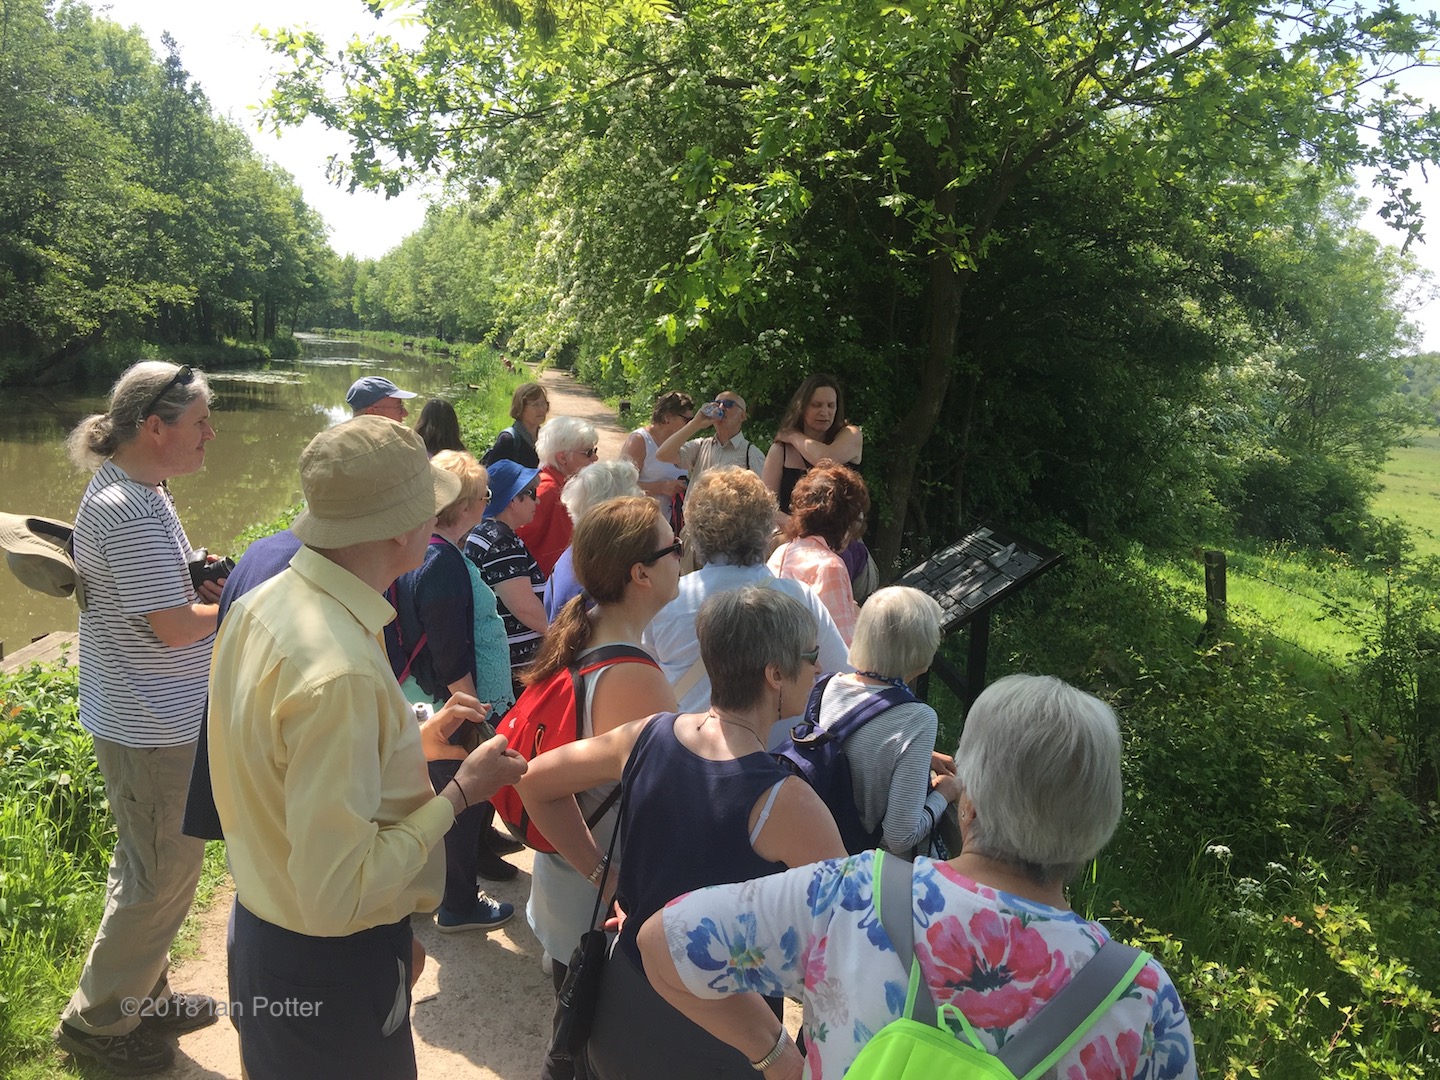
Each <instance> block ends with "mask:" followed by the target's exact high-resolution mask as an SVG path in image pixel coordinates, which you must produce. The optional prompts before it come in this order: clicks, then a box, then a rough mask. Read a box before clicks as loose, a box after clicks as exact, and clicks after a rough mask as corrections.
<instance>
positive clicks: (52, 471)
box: [0, 335, 456, 652]
mask: <svg viewBox="0 0 1440 1080" xmlns="http://www.w3.org/2000/svg"><path fill="white" fill-rule="evenodd" d="M299 336H301V338H302V350H303V353H304V355H302V357H301V358H300V359H299V360H296V361H270V362H268V363H264V364H256V365H253V366H251V367H246V368H235V369H229V370H223V371H214V372H207V373H206V374H207V376H208V377H209V379H210V385H211V387H212V388H213V389H214V391H215V405H214V409H213V417H214V422H215V429H216V432H217V433H218V434H217V438H216V440H215V442H213V443H211V445H210V449H209V451H208V452H207V453H206V456H205V468H204V469H203V470H201V471H200V472H198V473H196V474H194V475H193V476H182V477H177V478H176V479H175V480H174V481H173V482H172V483H171V490H172V491H173V493H174V495H175V503H176V506H177V508H178V509H179V512H180V520H181V521H183V522H184V523H185V529H186V533H187V534H188V535H189V537H190V540H191V543H192V544H194V545H195V546H196V547H209V548H210V550H212V551H217V552H218V551H225V550H226V549H227V548H228V547H229V545H230V542H231V541H232V540H233V538H234V537H235V535H236V534H237V533H239V532H240V531H241V530H242V529H244V528H246V527H247V526H249V525H251V524H253V523H254V522H256V521H260V520H263V519H265V518H268V517H270V516H272V515H274V514H275V513H277V512H278V511H279V510H281V509H283V508H284V507H286V506H289V505H290V504H292V503H295V502H298V501H299V499H300V482H299V477H298V476H297V474H296V471H295V464H296V461H297V460H298V459H299V456H300V451H301V449H303V448H304V446H305V444H306V443H307V442H309V441H310V439H311V438H313V437H314V436H315V435H316V434H317V433H318V432H320V431H323V430H324V429H325V428H327V427H330V426H332V425H334V424H337V423H339V422H341V421H342V420H346V419H348V418H349V416H350V410H349V409H348V408H347V407H346V405H345V391H346V390H348V389H349V388H350V384H351V383H352V382H354V381H355V380H356V379H358V378H360V376H362V375H384V376H386V377H387V378H389V379H393V380H394V381H395V382H396V383H397V384H398V385H400V386H402V387H404V388H405V389H406V390H412V391H414V392H415V393H417V394H419V395H420V396H421V398H420V400H418V401H416V402H415V403H414V404H413V406H412V410H411V411H412V412H413V413H417V414H418V412H419V406H420V405H421V404H423V399H424V398H426V397H430V396H433V395H437V394H442V393H454V392H455V390H456V388H455V387H453V386H452V378H453V375H452V368H451V367H450V365H449V364H447V363H443V362H441V361H438V360H437V361H434V362H427V361H426V359H425V358H424V357H420V356H415V355H412V354H409V353H392V352H388V351H384V350H380V349H376V348H373V347H371V346H368V345H362V344H359V343H357V342H354V341H337V340H329V339H324V338H315V337H312V336H310V335H299ZM108 390H109V386H108V384H107V385H100V386H90V387H77V388H71V387H58V388H57V387H46V388H34V389H30V388H21V389H18V390H15V391H12V392H11V393H10V394H8V395H7V396H6V397H5V398H4V399H0V476H3V478H4V479H3V486H0V491H3V496H0V509H3V510H5V511H8V512H10V513H17V514H18V513H25V514H41V515H44V516H46V517H54V518H60V519H62V520H65V521H69V520H71V519H72V518H73V517H74V514H75V507H76V505H77V504H78V503H79V501H80V495H81V493H82V492H83V491H84V490H85V483H86V481H87V480H88V479H89V478H88V476H85V475H82V474H80V473H78V472H76V471H75V469H74V468H73V467H72V466H71V465H70V463H69V461H68V460H67V458H66V456H65V437H66V435H67V434H69V432H70V429H71V428H73V427H74V426H75V425H76V424H77V423H79V421H80V420H81V419H82V418H84V417H85V416H86V415H88V414H89V413H92V412H96V411H98V410H100V409H101V408H103V407H104V402H105V395H106V393H107V392H108ZM75 625H76V611H75V606H74V604H72V603H70V602H69V601H64V600H60V599H57V598H53V597H48V596H44V595H42V594H41V593H37V592H33V591H31V590H30V589H27V588H25V587H24V586H22V585H21V584H20V583H19V582H18V581H16V579H15V578H14V576H13V575H12V574H10V573H9V572H8V571H0V641H4V642H5V648H6V651H7V652H13V651H14V650H15V649H18V648H20V647H21V646H22V645H24V644H26V643H27V642H29V640H30V639H31V638H32V637H35V636H36V635H38V634H42V633H45V632H47V631H50V630H64V629H74V628H75Z"/></svg>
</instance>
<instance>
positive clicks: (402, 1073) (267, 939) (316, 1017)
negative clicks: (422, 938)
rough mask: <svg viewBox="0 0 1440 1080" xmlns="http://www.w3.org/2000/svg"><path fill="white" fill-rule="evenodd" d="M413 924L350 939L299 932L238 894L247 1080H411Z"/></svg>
mask: <svg viewBox="0 0 1440 1080" xmlns="http://www.w3.org/2000/svg"><path fill="white" fill-rule="evenodd" d="M413 937H414V935H413V934H412V933H411V930H410V920H409V919H401V920H400V921H399V922H396V923H391V924H389V925H387V926H376V927H373V928H372V929H369V930H362V931H360V932H359V933H356V934H351V935H349V936H348V937H338V938H321V937H310V936H309V935H306V934H297V933H295V932H294V931H292V930H286V929H284V928H283V927H280V926H276V925H275V924H273V923H269V922H266V921H265V920H264V919H261V918H259V917H258V916H256V915H254V914H253V913H251V912H250V911H247V910H246V909H245V908H244V907H243V906H242V905H241V904H240V902H239V901H238V900H237V901H236V902H235V906H234V907H233V908H232V909H231V912H230V934H229V942H228V950H227V951H228V953H229V959H230V1005H229V1008H230V1010H231V1019H232V1020H233V1021H234V1023H235V1027H236V1028H237V1029H238V1030H239V1032H240V1057H241V1060H242V1061H243V1063H244V1066H245V1072H246V1075H247V1076H248V1077H249V1078H250V1080H293V1078H294V1077H301V1076H303V1077H305V1078H306V1080H355V1078H359V1080H414V1077H415V1043H414V1041H413V1039H412V1037H411V1034H410V964H411V952H410V950H411V942H412V939H413Z"/></svg>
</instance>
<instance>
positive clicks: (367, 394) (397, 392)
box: [345, 375, 416, 412]
mask: <svg viewBox="0 0 1440 1080" xmlns="http://www.w3.org/2000/svg"><path fill="white" fill-rule="evenodd" d="M415 396H416V395H415V394H412V393H411V392H410V391H409V390H401V389H400V388H399V387H398V386H396V385H395V384H394V383H393V382H391V381H390V380H389V379H385V378H381V377H380V376H379V375H366V376H365V377H364V378H363V379H356V380H355V381H354V382H353V383H351V384H350V389H349V390H347V391H345V402H346V404H348V405H349V406H350V411H351V412H359V411H360V410H361V409H368V408H369V407H370V406H371V405H374V404H375V403H376V402H377V401H379V400H380V399H381V398H387V397H395V398H411V397H415Z"/></svg>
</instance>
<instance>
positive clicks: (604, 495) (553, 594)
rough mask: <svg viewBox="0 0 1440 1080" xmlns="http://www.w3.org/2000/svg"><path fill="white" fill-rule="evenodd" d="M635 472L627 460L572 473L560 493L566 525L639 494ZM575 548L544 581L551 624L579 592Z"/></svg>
mask: <svg viewBox="0 0 1440 1080" xmlns="http://www.w3.org/2000/svg"><path fill="white" fill-rule="evenodd" d="M639 476H640V474H639V472H638V471H637V470H636V468H635V466H634V465H633V464H631V463H630V462H628V461H597V462H596V463H595V464H594V465H591V466H590V467H589V468H588V469H584V470H582V471H581V472H578V473H576V474H575V475H574V476H572V477H571V478H570V481H569V483H567V484H566V485H565V488H564V490H562V491H561V492H560V502H561V504H562V505H564V507H565V512H566V513H568V514H569V515H570V524H571V525H579V524H580V522H581V521H582V520H584V518H585V515H586V514H588V513H589V512H590V511H591V510H593V509H594V508H595V507H597V506H599V505H600V504H601V503H606V502H609V501H610V500H611V499H618V498H621V497H622V496H626V495H643V494H644V492H643V491H641V490H640V483H639ZM574 560H575V547H574V545H573V544H572V545H571V546H569V547H567V548H566V549H565V550H564V551H563V552H562V553H561V554H560V558H558V559H556V560H555V568H554V569H553V570H552V571H551V572H550V577H549V579H547V580H546V582H545V614H546V615H548V616H550V621H551V622H554V621H555V617H556V616H557V615H559V614H560V609H561V608H563V607H564V606H565V605H566V604H568V603H569V602H570V601H571V600H573V599H574V598H575V597H577V596H579V595H580V593H581V592H582V591H583V586H581V584H580V581H579V579H578V578H576V576H575V561H574Z"/></svg>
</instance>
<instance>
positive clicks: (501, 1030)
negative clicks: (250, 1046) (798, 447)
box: [165, 371, 649, 1080]
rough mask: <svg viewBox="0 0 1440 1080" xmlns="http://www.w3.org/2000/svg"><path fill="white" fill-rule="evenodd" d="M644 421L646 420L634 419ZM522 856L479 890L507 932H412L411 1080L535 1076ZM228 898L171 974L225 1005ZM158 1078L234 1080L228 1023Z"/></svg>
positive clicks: (183, 1046)
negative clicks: (502, 905) (500, 878)
mask: <svg viewBox="0 0 1440 1080" xmlns="http://www.w3.org/2000/svg"><path fill="white" fill-rule="evenodd" d="M539 381H540V382H541V383H542V384H543V385H544V386H545V389H546V392H547V393H548V394H549V397H550V415H551V416H562V415H569V416H579V417H583V418H584V419H586V420H589V421H590V422H591V423H592V424H594V425H595V427H596V429H597V430H598V431H599V433H600V458H601V460H612V459H614V458H616V457H618V456H619V452H620V446H621V444H622V443H623V442H624V441H625V436H626V434H627V433H628V432H627V430H626V429H625V428H623V427H621V426H620V424H619V423H617V422H616V420H615V416H614V414H613V413H612V412H611V411H610V410H609V409H608V408H607V407H606V406H605V404H604V403H603V402H602V401H600V399H599V398H597V397H596V396H595V394H594V393H592V392H591V391H590V390H589V389H588V388H586V387H584V386H581V385H580V384H578V383H576V382H575V380H574V379H572V378H570V377H569V376H568V375H565V374H562V373H556V372H553V371H552V372H546V373H545V374H544V375H542V376H541V377H540V380H539ZM640 411H642V412H643V413H644V415H647V416H648V415H649V410H648V408H647V409H644V410H640ZM531 860H532V856H531V854H530V852H528V851H525V852H521V853H520V854H518V855H511V856H509V861H510V862H512V863H514V864H515V865H516V866H518V867H519V868H520V870H521V873H520V875H519V876H518V877H516V879H515V880H514V881H511V882H507V883H504V884H501V883H497V882H483V883H482V884H483V886H484V888H485V890H486V892H488V893H489V894H490V895H491V896H493V897H495V898H496V899H498V900H508V901H509V902H510V903H512V904H514V905H515V918H514V919H512V920H511V921H510V923H509V925H507V926H504V927H502V928H501V929H499V930H496V931H493V932H491V933H489V934H485V933H480V932H478V931H472V932H469V933H464V934H442V933H440V932H439V931H437V930H436V929H435V924H434V921H433V920H432V919H431V918H430V917H429V916H427V915H416V916H415V917H414V918H413V920H412V922H413V924H414V928H415V936H416V937H418V938H419V939H420V941H421V943H422V944H424V946H425V950H426V952H428V953H429V954H430V956H429V961H428V962H427V964H426V967H425V972H424V974H423V975H421V977H420V982H419V984H418V985H417V986H416V987H415V1006H414V1008H413V1010H412V1011H411V1017H410V1019H411V1024H412V1026H413V1028H414V1032H415V1052H416V1057H417V1059H418V1062H419V1071H420V1076H422V1077H446V1078H447V1080H453V1078H461V1077H463V1078H466V1080H469V1078H476V1080H492V1078H498V1080H520V1078H522V1077H523V1078H530V1077H534V1076H536V1075H538V1073H539V1067H540V1061H541V1059H542V1058H543V1057H544V1054H545V1048H546V1046H547V1045H548V1041H549V1033H550V1015H551V1010H552V1007H553V1005H554V992H553V989H552V987H551V983H550V976H548V975H546V974H544V973H543V972H542V971H541V970H540V955H541V948H540V943H539V942H538V941H536V940H535V935H534V934H532V933H531V932H530V927H529V926H528V925H527V924H526V922H525V900H526V897H527V896H529V894H530V865H531ZM230 899H231V897H230V893H229V892H228V891H227V892H226V893H224V894H223V895H221V896H218V897H217V898H216V900H215V903H214V904H213V905H212V906H211V908H210V909H209V911H207V912H206V913H205V915H204V916H202V920H201V930H200V936H199V941H198V952H197V953H196V955H195V956H193V957H192V958H190V959H189V960H187V961H186V962H185V963H184V964H183V965H181V966H179V967H178V968H177V969H176V971H175V972H174V973H173V974H172V981H173V983H174V985H175V986H176V987H177V988H178V989H181V990H189V991H194V992H197V993H206V994H211V995H213V996H214V997H215V998H216V999H217V1000H219V1001H224V1000H226V999H227V998H228V997H229V993H228V988H227V985H226V973H225V927H226V923H227V921H228V919H229V916H230ZM179 1049H180V1053H179V1055H178V1057H177V1059H176V1065H175V1068H174V1069H173V1070H171V1071H170V1072H168V1073H166V1074H165V1075H167V1076H173V1077H179V1078H184V1080H191V1078H202V1077H203V1078H216V1080H218V1078H220V1077H224V1078H226V1080H239V1077H240V1044H239V1042H238V1041H237V1039H236V1036H235V1029H234V1028H233V1027H232V1026H231V1025H230V1022H229V1021H228V1020H221V1021H220V1023H218V1024H215V1025H213V1026H211V1027H208V1028H205V1029H203V1030H201V1031H196V1032H192V1033H190V1034H189V1035H186V1036H184V1037H183V1038H181V1039H180V1042H179Z"/></svg>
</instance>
